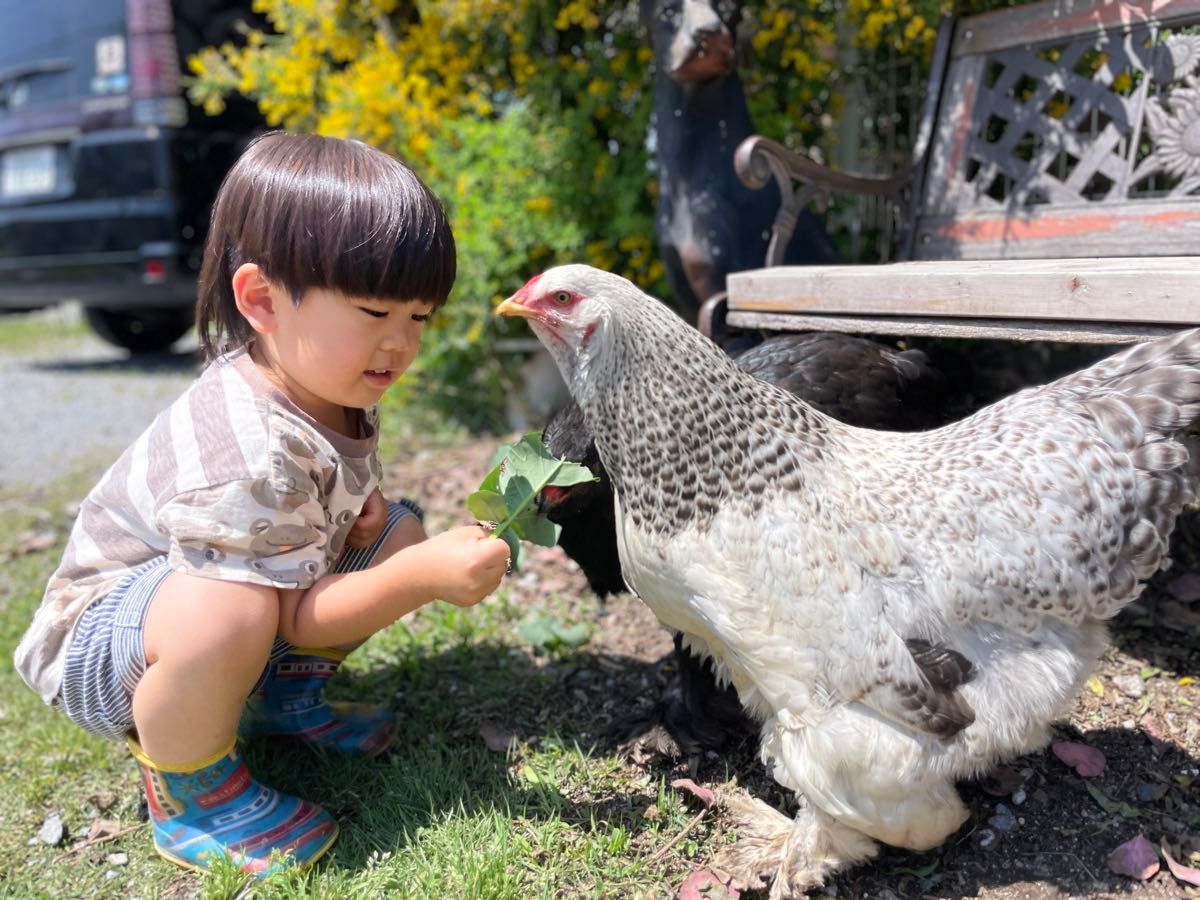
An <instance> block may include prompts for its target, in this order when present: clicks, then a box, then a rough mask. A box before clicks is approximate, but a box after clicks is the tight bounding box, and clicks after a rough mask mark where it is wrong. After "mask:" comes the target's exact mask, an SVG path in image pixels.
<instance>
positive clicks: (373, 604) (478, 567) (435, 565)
mask: <svg viewBox="0 0 1200 900" xmlns="http://www.w3.org/2000/svg"><path fill="white" fill-rule="evenodd" d="M404 524H405V523H404V521H401V522H400V523H399V525H398V526H397V527H402V526H403V525H404ZM507 568H508V545H507V544H505V543H504V541H498V540H492V539H490V538H489V536H488V532H487V530H486V529H483V528H481V527H479V526H477V525H470V526H464V527H462V528H454V529H451V530H450V531H446V532H443V533H442V534H439V535H436V536H434V537H432V538H429V539H428V540H425V541H421V542H420V543H417V544H413V545H412V546H409V547H405V548H404V549H402V550H400V551H398V552H396V553H395V554H393V555H392V556H390V557H389V558H388V559H385V560H384V561H383V562H381V563H379V564H377V565H375V566H372V567H371V568H369V569H364V570H363V571H360V572H346V573H343V574H339V575H326V576H325V577H324V578H321V579H320V580H318V581H317V582H316V583H315V584H314V585H313V586H312V587H310V588H308V589H306V590H287V589H283V590H280V591H279V599H280V609H279V636H280V637H282V638H283V639H284V640H285V641H287V642H288V643H291V644H294V645H295V646H297V647H333V646H338V645H341V644H348V643H353V642H354V641H361V640H364V639H366V638H368V637H370V636H371V635H372V634H374V633H375V632H377V631H379V630H380V629H382V628H385V627H387V626H388V625H391V624H392V623H393V622H395V621H396V620H397V619H399V618H400V617H401V616H403V615H405V614H407V613H410V612H412V611H413V610H414V609H417V608H418V607H421V606H424V605H425V604H426V603H429V602H430V601H431V600H434V599H441V600H445V601H446V602H448V603H453V604H455V605H457V606H471V605H473V604H475V603H478V602H479V601H480V600H482V599H483V598H484V597H486V596H487V595H488V594H489V593H491V592H492V591H494V590H495V589H496V587H497V586H498V585H499V584H500V579H501V578H502V577H503V576H504V573H505V571H506V570H507Z"/></svg>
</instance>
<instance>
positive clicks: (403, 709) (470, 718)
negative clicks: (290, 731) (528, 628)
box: [244, 644, 670, 871]
mask: <svg viewBox="0 0 1200 900" xmlns="http://www.w3.org/2000/svg"><path fill="white" fill-rule="evenodd" d="M369 662H370V666H369V669H368V670H367V671H365V672H359V673H351V672H344V673H339V675H338V676H337V678H336V680H335V682H334V683H333V684H332V685H331V688H330V695H331V696H332V697H334V698H338V699H353V700H356V701H364V702H370V703H379V704H386V705H388V706H390V707H391V708H392V709H394V710H395V711H396V714H397V719H398V721H399V726H400V730H399V734H398V736H397V738H396V741H395V743H394V744H393V746H392V748H391V749H390V750H389V751H388V752H387V753H385V754H384V755H383V756H382V757H380V758H378V759H375V760H361V759H353V758H348V757H343V756H340V755H336V754H331V753H330V754H326V753H318V752H314V751H313V750H311V749H307V748H304V747H299V746H295V745H291V744H288V743H285V742H276V741H252V742H248V743H247V744H246V746H245V748H244V752H245V756H246V760H247V763H248V764H249V766H250V769H251V771H252V772H254V774H255V775H256V777H259V778H260V779H261V780H262V781H263V782H264V783H266V784H269V785H271V786H272V787H276V788H279V789H281V790H285V791H288V792H290V793H296V794H299V795H300V796H303V797H305V798H306V799H310V800H314V801H316V802H319V803H321V804H322V805H323V806H325V807H326V808H327V809H329V810H330V812H332V813H333V814H334V815H335V816H336V817H337V818H338V820H339V822H340V823H341V826H342V832H341V837H340V838H339V841H338V844H337V845H336V855H335V857H334V859H333V860H332V861H331V863H330V864H329V865H330V866H331V867H337V868H343V869H347V870H352V871H353V870H358V869H360V868H362V867H364V866H366V865H367V862H368V860H369V858H370V857H371V855H372V854H373V853H375V852H377V851H378V852H389V851H398V850H402V849H403V848H405V847H406V846H409V845H410V844H411V843H412V841H413V838H414V836H415V835H416V833H417V832H418V831H419V830H420V829H422V828H424V827H426V826H430V825H434V824H436V823H439V822H442V821H444V820H445V819H446V818H447V816H449V815H452V814H461V815H463V816H464V817H465V819H467V820H472V821H473V822H474V824H473V825H468V826H466V827H468V828H471V827H475V828H479V827H482V828H487V824H486V823H487V820H488V819H489V818H494V817H498V818H499V819H502V820H504V821H505V822H510V821H514V820H534V821H538V820H542V821H546V820H550V819H560V820H562V821H563V822H565V823H567V824H571V825H579V826H582V827H589V826H592V825H594V826H595V827H602V828H604V829H605V830H608V829H610V828H613V827H617V826H624V827H625V828H626V829H628V830H630V831H633V830H636V829H638V828H639V827H640V826H641V824H642V820H641V813H642V811H643V810H644V809H645V808H646V806H647V805H648V804H649V803H652V802H653V801H654V799H655V798H656V797H657V784H655V785H654V786H653V787H652V788H650V789H646V788H644V786H643V788H642V790H643V791H645V790H649V791H651V792H650V793H644V794H637V793H636V792H633V791H626V792H624V793H620V794H617V793H611V792H610V793H607V795H606V794H605V788H604V787H601V788H600V793H601V796H600V797H589V799H587V800H581V799H580V797H579V794H580V793H581V792H582V793H586V792H587V791H586V788H584V784H585V783H588V782H589V781H594V780H596V779H595V777H594V776H591V775H589V774H588V773H587V772H586V771H585V770H586V769H587V768H588V765H589V763H588V761H587V760H586V759H585V757H588V756H590V757H592V758H594V757H597V756H603V755H605V754H607V753H610V752H611V751H612V750H613V749H614V742H613V740H612V739H611V738H609V737H608V736H607V734H606V730H607V728H608V726H609V725H610V723H611V721H612V720H613V719H615V718H618V717H620V716H622V715H624V714H625V713H626V712H627V709H628V706H629V697H630V691H631V690H633V689H636V686H637V685H639V684H641V685H650V684H657V681H658V676H657V674H656V670H657V668H658V664H656V663H653V664H652V663H646V662H644V661H641V660H632V659H628V658H625V657H613V656H608V655H605V656H599V655H595V654H589V653H576V654H571V655H569V656H565V657H558V658H556V659H553V660H551V659H548V658H547V659H542V660H538V659H536V658H532V657H530V656H528V655H527V654H525V653H524V652H523V651H520V650H515V649H514V648H512V647H511V646H508V645H501V644H482V645H480V644H474V645H470V646H460V647H452V648H448V649H442V650H441V651H439V652H434V653H415V654H412V655H408V654H403V655H400V656H399V657H397V658H391V659H389V658H387V656H386V654H385V655H384V656H383V657H382V658H380V657H379V656H372V657H370V658H369ZM581 685H584V686H586V688H584V687H581ZM485 727H486V729H487V730H489V731H491V732H494V733H502V734H505V735H512V736H513V737H514V738H515V739H516V741H517V742H518V743H517V745H516V747H515V748H514V749H513V750H511V751H510V752H509V753H507V754H506V753H505V752H503V751H499V752H498V751H494V750H490V749H488V747H487V744H486V743H485V741H484V738H483V736H482V733H481V730H482V729H485ZM669 771H670V765H669V764H668V763H664V767H663V769H662V773H663V774H664V775H665V774H667V773H669ZM527 773H533V774H528V775H527ZM651 774H652V776H653V773H651ZM601 780H603V779H601ZM625 780H626V781H628V780H629V779H628V778H627V777H626V779H625ZM608 787H609V788H611V783H610V784H609V785H608Z"/></svg>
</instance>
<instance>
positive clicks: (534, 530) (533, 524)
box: [513, 510, 562, 547]
mask: <svg viewBox="0 0 1200 900" xmlns="http://www.w3.org/2000/svg"><path fill="white" fill-rule="evenodd" d="M513 530H514V531H516V532H517V533H518V534H520V535H521V539H522V540H526V541H529V543H531V544H540V545H541V546H543V547H553V546H554V545H555V544H557V543H558V535H559V532H561V531H562V526H560V525H555V524H554V523H553V522H551V521H550V520H549V519H547V518H546V517H545V516H539V515H538V514H537V513H535V512H534V511H532V510H528V511H526V512H525V513H524V514H522V515H520V516H518V517H517V518H516V519H513Z"/></svg>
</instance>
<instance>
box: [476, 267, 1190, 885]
mask: <svg viewBox="0 0 1200 900" xmlns="http://www.w3.org/2000/svg"><path fill="white" fill-rule="evenodd" d="M498 312H499V313H501V314H504V315H515V316H523V317H525V318H527V319H528V320H529V322H530V324H531V326H532V327H533V330H534V331H535V332H536V334H537V336H538V337H539V338H540V339H541V341H542V342H543V343H544V344H545V345H546V347H547V348H548V349H549V350H550V352H551V353H552V354H553V355H554V358H555V360H556V361H557V363H558V365H559V367H560V369H561V370H562V374H563V376H564V378H565V379H566V382H567V385H568V386H569V388H570V390H571V393H572V394H573V396H574V398H575V400H576V401H577V402H578V403H579V406H580V407H581V408H582V410H583V414H584V417H585V419H586V420H587V423H588V425H589V426H590V427H591V429H592V432H593V434H594V435H595V439H596V445H597V448H598V449H599V453H600V458H601V460H602V462H603V463H604V466H605V468H606V469H607V470H608V472H609V475H610V476H611V478H612V482H613V485H614V487H615V489H616V515H617V523H618V533H619V548H620V555H621V565H622V568H623V570H624V573H625V577H626V579H627V581H628V582H629V584H630V586H631V587H632V588H633V589H634V590H635V591H636V592H637V593H638V595H639V596H640V597H641V598H642V599H643V600H644V601H645V602H646V603H647V604H649V605H650V607H651V608H652V609H653V610H654V612H655V613H656V614H657V615H658V617H659V618H660V619H661V620H662V621H663V622H664V623H665V624H666V625H667V626H669V627H671V628H675V629H678V630H680V631H682V632H684V634H685V635H687V636H688V637H687V640H688V643H689V644H690V645H691V647H692V648H694V649H696V650H697V651H698V652H701V653H703V654H710V655H711V656H712V658H713V659H714V660H715V661H716V663H717V665H718V667H719V669H720V671H721V673H722V674H723V675H724V676H726V677H728V678H729V679H731V680H732V682H733V684H734V685H735V687H736V688H737V691H738V694H739V695H740V697H741V699H742V701H743V703H745V704H746V706H747V707H748V708H749V709H750V710H751V711H752V712H753V713H754V714H755V715H756V716H757V718H759V719H760V720H761V721H762V748H763V750H762V752H763V758H764V760H765V761H766V762H767V764H768V766H769V767H770V771H771V773H772V775H773V776H774V778H775V779H776V780H777V781H778V782H779V783H780V784H782V785H783V786H785V787H786V788H788V789H790V790H793V791H795V792H796V793H797V794H798V796H799V798H800V808H799V811H798V812H797V813H796V816H795V818H794V819H792V820H789V819H787V818H786V817H785V816H783V815H782V814H781V813H779V812H777V811H775V810H774V809H772V808H770V807H769V806H767V805H766V804H764V803H762V802H760V801H757V800H752V799H749V798H744V799H742V800H740V801H738V802H737V803H736V804H735V806H734V813H735V815H736V816H737V817H739V818H740V819H741V820H742V827H740V828H739V832H738V834H739V841H738V844H737V845H736V848H735V850H734V855H731V856H727V857H726V858H725V859H724V860H722V862H723V864H724V865H725V866H726V867H730V866H732V867H733V869H734V871H735V873H736V874H739V875H740V877H741V878H742V880H743V882H752V881H753V880H754V879H755V878H756V877H758V876H769V877H771V878H772V887H771V896H772V898H780V897H790V896H795V895H797V894H800V893H802V892H803V891H805V890H807V889H808V888H811V887H814V886H817V885H820V884H821V883H822V882H823V881H824V879H825V878H826V877H827V876H828V875H829V874H830V873H832V872H835V871H837V870H838V869H841V868H843V867H845V866H847V865H850V864H852V863H855V862H857V861H860V860H863V859H866V858H868V857H870V856H872V855H874V854H875V852H876V851H877V845H876V841H882V842H884V843H887V844H892V845H895V846H899V847H909V848H912V849H916V850H923V849H927V848H930V847H933V846H936V845H937V844H940V843H941V842H942V841H943V840H945V839H946V838H947V837H948V836H949V835H950V834H952V833H953V832H954V831H955V830H956V829H957V828H958V827H959V826H960V825H961V824H962V823H963V821H964V820H965V819H966V817H967V810H966V808H965V806H964V805H963V803H962V800H961V799H960V798H959V796H958V794H957V792H956V791H955V788H954V781H955V779H957V778H962V777H967V776H972V775H976V774H980V773H982V772H984V771H986V770H988V769H989V768H991V767H992V766H993V765H994V764H995V763H997V762H998V761H1000V760H1002V759H1005V758H1008V757H1012V756H1015V755H1018V754H1020V753H1024V752H1027V751H1029V750H1032V749H1035V748H1037V747H1039V746H1040V745H1042V744H1043V743H1044V742H1045V741H1046V740H1047V738H1048V726H1049V724H1050V723H1051V721H1052V720H1053V719H1054V718H1055V717H1056V716H1058V715H1059V714H1061V713H1062V712H1063V711H1064V710H1065V708H1066V706H1067V705H1068V703H1069V702H1070V700H1071V699H1072V696H1073V695H1074V694H1075V693H1076V691H1077V689H1078V688H1079V686H1080V685H1081V683H1082V682H1083V680H1084V679H1085V678H1086V677H1087V675H1088V673H1089V671H1090V669H1091V668H1092V666H1093V664H1094V662H1095V660H1096V658H1097V657H1098V655H1099V654H1100V652H1101V651H1102V650H1103V648H1104V645H1105V641H1106V630H1105V621H1106V620H1107V619H1109V618H1111V617H1112V616H1113V615H1114V614H1115V613H1116V612H1117V611H1118V610H1119V609H1120V608H1121V607H1122V605H1124V604H1125V603H1128V602H1129V601H1131V600H1133V599H1134V598H1135V597H1137V595H1138V594H1139V593H1140V592H1141V590H1142V587H1143V585H1142V584H1141V581H1142V580H1143V579H1145V578H1148V577H1149V576H1150V575H1152V574H1153V573H1154V572H1155V571H1156V570H1158V569H1159V568H1160V567H1162V566H1164V565H1165V564H1166V562H1167V544H1168V538H1169V537H1170V534H1171V530H1172V528H1173V527H1174V523H1175V519H1176V516H1177V515H1178V513H1179V512H1180V510H1181V508H1182V507H1183V506H1184V505H1185V504H1187V503H1190V502H1192V501H1193V499H1194V496H1195V482H1196V477H1195V476H1196V471H1195V462H1194V461H1195V460H1196V459H1197V458H1198V456H1197V450H1198V449H1200V448H1197V446H1196V444H1195V442H1194V439H1193V438H1192V437H1191V436H1190V435H1187V434H1186V433H1185V430H1186V429H1187V428H1188V427H1189V426H1190V425H1191V424H1192V423H1193V422H1194V421H1195V420H1196V419H1197V418H1200V330H1198V331H1189V332H1185V333H1182V334H1179V335H1177V336H1175V337H1172V338H1167V339H1162V340H1158V341H1153V342H1150V343H1145V344H1141V345H1138V346H1135V347H1132V348H1130V349H1128V350H1125V351H1123V352H1121V353H1118V354H1116V355H1115V356H1112V357H1110V358H1108V359H1106V360H1104V361H1102V362H1100V363H1098V364H1097V365H1094V366H1092V367H1091V368H1088V369H1085V370H1083V371H1081V372H1078V373H1076V374H1074V375H1071V376H1068V377H1066V378H1063V379H1060V380H1058V381H1055V382H1052V383H1051V384H1048V385H1045V386H1043V387H1036V388H1030V389H1027V390H1025V391H1022V392H1021V393H1018V394H1016V395H1013V396H1011V397H1008V398H1006V399H1004V400H1002V401H1000V402H998V403H996V404H994V405H992V406H989V407H987V408H985V409H983V410H982V411H980V412H978V413H976V414H975V415H973V416H970V417H969V418H967V419H964V420H962V421H960V422H957V423H955V424H952V425H949V426H946V427H943V428H939V429H936V430H933V431H927V432H920V433H894V432H880V431H870V430H866V429H861V428H854V427H851V426H848V425H843V424H841V423H839V422H837V421H836V420H834V419H832V418H830V417H828V416H825V415H823V414H821V413H819V412H817V411H816V410H814V409H813V408H812V407H811V406H809V405H807V404H805V403H804V402H803V401H801V400H799V399H797V398H796V397H794V396H792V395H791V394H789V393H787V392H786V391H783V390H780V389H779V388H777V387H774V386H773V385H770V384H768V383H766V382H763V381H759V380H757V379H755V378H753V377H751V376H749V375H747V374H746V373H744V372H743V371H741V370H740V369H738V368H737V366H735V365H734V364H733V363H732V362H731V361H730V360H729V359H728V358H727V357H726V355H725V354H724V353H722V352H721V351H720V350H719V349H718V348H717V347H716V346H715V345H713V344H712V343H711V342H709V341H707V340H706V339H705V338H704V337H702V336H701V335H699V334H698V333H697V332H696V331H695V330H693V329H692V328H689V327H688V326H687V325H686V324H685V323H683V322H682V320H680V319H679V318H678V317H677V316H675V315H674V314H673V313H672V312H670V311H669V310H668V309H667V308H666V307H665V306H663V305H662V304H661V303H659V302H657V301H655V300H653V299H652V298H650V297H647V296H646V295H645V294H644V293H642V292H641V291H640V290H638V289H637V288H636V287H635V286H634V285H632V284H631V283H629V282H628V281H626V280H625V279H623V278H620V277H618V276H615V275H612V274H609V273H606V272H602V271H599V270H596V269H593V268H590V267H587V266H580V265H572V266H562V267H559V268H555V269H551V270H550V271H548V272H546V273H545V274H543V275H541V276H538V277H536V278H533V279H532V280H530V281H529V282H528V283H527V284H526V285H525V286H524V287H523V288H521V290H520V291H518V292H517V293H516V294H514V295H513V296H512V297H510V298H509V299H507V300H506V301H504V302H503V303H502V304H501V305H500V307H499V309H498Z"/></svg>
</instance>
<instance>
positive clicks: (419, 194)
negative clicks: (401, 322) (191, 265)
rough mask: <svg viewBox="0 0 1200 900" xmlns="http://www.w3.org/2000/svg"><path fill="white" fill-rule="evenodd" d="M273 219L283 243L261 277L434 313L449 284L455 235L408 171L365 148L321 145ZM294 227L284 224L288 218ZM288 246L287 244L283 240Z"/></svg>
mask: <svg viewBox="0 0 1200 900" xmlns="http://www.w3.org/2000/svg"><path fill="white" fill-rule="evenodd" d="M313 149H316V150H317V151H318V152H317V153H316V154H315V156H316V158H315V159H312V158H310V159H309V160H306V163H307V165H306V166H304V167H303V168H301V169H300V170H299V171H297V172H296V173H295V178H296V180H297V181H298V182H300V184H299V185H297V186H298V187H300V190H299V191H296V192H295V193H294V194H293V196H292V197H291V198H290V202H284V203H281V204H280V208H279V209H278V210H277V211H276V213H277V216H278V218H277V219H276V221H277V222H278V224H279V226H280V227H277V228H273V229H271V233H273V234H274V235H276V236H277V237H278V239H280V240H281V241H283V242H284V243H283V245H282V246H279V245H277V246H273V247H270V248H269V250H268V252H267V253H266V254H265V257H266V258H267V259H269V262H267V259H264V260H263V262H266V265H265V266H264V268H265V269H266V270H267V277H268V278H271V279H272V280H274V281H277V282H279V283H281V284H282V285H283V286H284V287H286V288H287V289H288V291H289V292H290V293H291V294H292V296H293V297H295V298H296V299H297V300H299V299H300V297H302V296H303V294H304V291H305V290H307V289H308V288H313V287H316V288H329V289H333V290H338V291H341V292H342V293H345V294H348V295H350V296H356V297H380V298H388V299H396V300H422V301H426V302H429V303H433V304H434V305H435V306H441V305H442V304H443V303H444V302H445V301H446V298H447V296H448V295H449V293H450V289H451V287H453V285H454V278H455V270H456V263H455V247H454V237H453V234H452V232H451V230H450V226H449V224H448V222H447V221H446V215H445V212H444V211H443V210H442V206H441V204H440V203H439V202H438V200H437V198H436V197H435V196H434V195H433V194H432V193H431V192H430V191H429V189H428V188H426V187H425V185H424V184H423V183H422V182H421V181H420V180H419V179H418V178H417V177H416V175H415V174H413V172H412V171H411V170H409V169H408V168H407V167H406V166H404V165H403V164H401V163H400V162H398V161H397V160H395V159H393V158H392V157H390V156H387V155H386V154H384V153H381V152H379V151H377V150H373V149H371V148H370V147H367V146H366V145H364V144H359V143H356V142H352V141H339V142H332V141H322V142H321V143H320V144H319V145H317V147H316V148H313ZM289 219H290V220H291V221H288V220H289ZM289 238H290V240H289Z"/></svg>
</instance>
